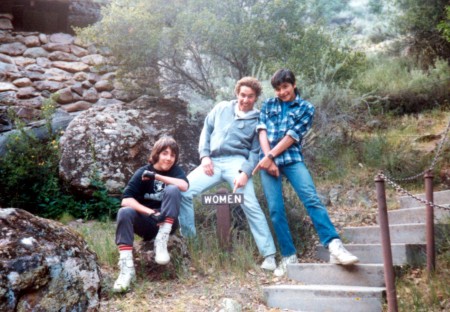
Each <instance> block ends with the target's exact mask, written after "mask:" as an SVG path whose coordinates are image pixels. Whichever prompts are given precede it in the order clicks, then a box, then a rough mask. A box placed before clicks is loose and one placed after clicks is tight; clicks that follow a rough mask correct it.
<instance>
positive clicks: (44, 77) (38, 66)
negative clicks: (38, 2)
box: [0, 14, 132, 132]
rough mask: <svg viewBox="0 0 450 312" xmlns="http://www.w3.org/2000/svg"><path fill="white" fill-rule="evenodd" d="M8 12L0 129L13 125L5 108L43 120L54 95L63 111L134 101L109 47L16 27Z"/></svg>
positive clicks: (1, 47)
mask: <svg viewBox="0 0 450 312" xmlns="http://www.w3.org/2000/svg"><path fill="white" fill-rule="evenodd" d="M11 19H12V15H10V14H0V132H3V131H8V130H11V128H12V124H11V120H9V119H8V116H7V111H8V110H9V109H12V110H14V111H15V112H16V114H17V116H18V117H19V118H21V119H22V120H24V121H25V122H26V123H30V122H32V121H33V120H39V119H41V115H42V111H41V108H42V105H43V103H44V101H45V100H46V99H49V98H50V97H51V96H52V94H57V95H58V97H57V104H58V107H59V108H61V109H62V110H64V111H66V112H68V113H71V114H76V113H77V112H79V111H84V110H86V109H88V108H90V107H92V106H93V105H108V104H116V103H122V102H123V101H129V100H132V98H129V96H128V95H127V94H126V93H125V92H124V91H123V90H118V84H117V83H116V82H115V81H114V78H115V68H114V67H113V66H110V65H106V62H105V61H106V58H107V57H108V53H107V51H100V50H99V49H97V48H96V47H94V46H93V45H90V46H86V45H84V44H82V43H81V41H80V40H79V39H78V38H76V37H74V36H72V35H70V34H65V33H55V34H44V33H39V32H17V31H14V29H13V27H12V21H11Z"/></svg>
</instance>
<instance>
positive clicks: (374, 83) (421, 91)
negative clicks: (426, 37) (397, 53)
mask: <svg viewBox="0 0 450 312" xmlns="http://www.w3.org/2000/svg"><path fill="white" fill-rule="evenodd" d="M449 82H450V66H449V64H448V63H447V61H445V60H436V62H435V65H434V66H432V67H430V68H429V69H428V70H423V69H421V68H419V67H418V66H417V65H416V64H415V63H414V62H412V61H411V60H410V59H406V58H392V59H385V58H375V59H372V60H371V64H370V66H369V67H368V69H367V70H365V71H363V72H361V73H359V74H358V76H357V78H356V79H355V80H354V82H353V88H355V89H357V90H360V92H362V93H366V94H370V95H372V96H373V97H372V100H369V105H370V106H371V108H373V109H374V111H375V112H383V110H390V111H394V112H395V113H411V112H421V111H423V110H426V109H431V108H436V107H439V106H441V107H445V106H447V105H448V104H449V103H448V98H449V97H450V90H449V88H448V84H449Z"/></svg>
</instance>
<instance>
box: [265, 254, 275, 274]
mask: <svg viewBox="0 0 450 312" xmlns="http://www.w3.org/2000/svg"><path fill="white" fill-rule="evenodd" d="M276 268H277V261H276V260H275V256H274V255H270V256H267V257H265V258H264V261H263V263H262V264H261V269H264V270H268V271H273V270H275V269H276Z"/></svg>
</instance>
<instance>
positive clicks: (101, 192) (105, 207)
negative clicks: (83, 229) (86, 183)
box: [82, 177, 120, 221]
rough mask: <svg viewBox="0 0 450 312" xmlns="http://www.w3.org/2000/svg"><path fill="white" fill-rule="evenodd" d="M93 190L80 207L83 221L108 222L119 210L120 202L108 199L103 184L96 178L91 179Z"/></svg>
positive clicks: (111, 198)
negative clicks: (97, 220) (82, 212)
mask: <svg viewBox="0 0 450 312" xmlns="http://www.w3.org/2000/svg"><path fill="white" fill-rule="evenodd" d="M90 186H91V187H92V188H94V191H93V193H92V196H91V198H90V199H89V200H88V201H87V202H85V203H84V204H83V206H82V210H83V211H84V218H85V219H99V220H103V221H106V220H109V219H111V218H113V217H115V214H116V213H117V211H118V210H119V208H120V200H119V199H117V198H114V197H110V196H109V194H108V190H107V189H106V188H105V185H104V183H103V182H102V181H101V180H100V179H99V178H98V177H94V179H91V185H90Z"/></svg>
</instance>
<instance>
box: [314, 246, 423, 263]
mask: <svg viewBox="0 0 450 312" xmlns="http://www.w3.org/2000/svg"><path fill="white" fill-rule="evenodd" d="M344 246H345V248H347V250H348V251H350V252H351V253H352V254H354V255H355V256H357V257H358V258H359V263H361V264H370V263H372V264H383V249H382V247H381V244H345V245H344ZM316 248H317V249H316V256H317V258H318V259H321V260H323V261H327V262H328V261H330V253H329V252H328V249H326V248H324V247H323V246H317V247H316ZM391 252H392V263H393V264H394V265H405V264H408V265H411V266H414V267H417V266H420V265H423V264H426V262H427V257H426V245H425V244H399V243H396V244H391Z"/></svg>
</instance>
